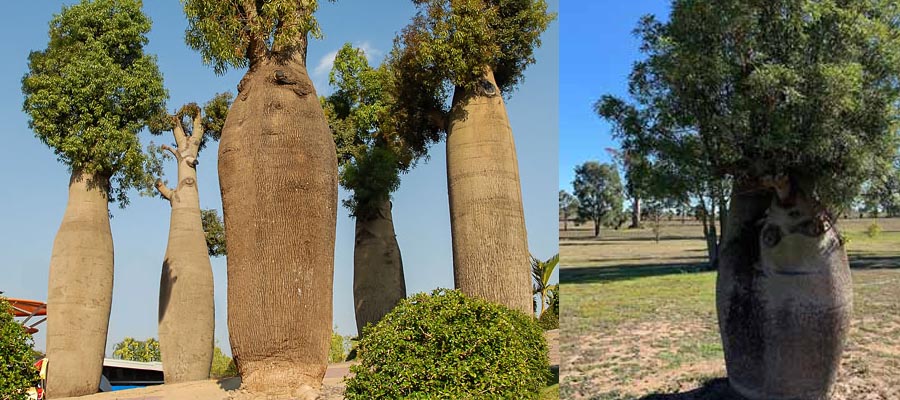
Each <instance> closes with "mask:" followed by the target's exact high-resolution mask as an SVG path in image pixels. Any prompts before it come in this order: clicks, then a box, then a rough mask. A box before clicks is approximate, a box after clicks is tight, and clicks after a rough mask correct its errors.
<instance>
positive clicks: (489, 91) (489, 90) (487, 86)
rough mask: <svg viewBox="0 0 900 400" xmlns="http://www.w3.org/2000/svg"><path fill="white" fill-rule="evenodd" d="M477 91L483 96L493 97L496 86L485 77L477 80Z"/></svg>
mask: <svg viewBox="0 0 900 400" xmlns="http://www.w3.org/2000/svg"><path fill="white" fill-rule="evenodd" d="M478 92H479V93H480V94H481V95H483V96H485V97H494V96H496V95H497V86H495V85H494V84H493V83H491V81H489V80H487V79H482V80H481V81H479V82H478Z"/></svg>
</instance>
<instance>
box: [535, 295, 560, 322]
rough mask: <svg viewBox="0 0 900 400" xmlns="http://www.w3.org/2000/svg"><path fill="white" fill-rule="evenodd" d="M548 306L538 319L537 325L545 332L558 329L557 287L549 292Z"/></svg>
mask: <svg viewBox="0 0 900 400" xmlns="http://www.w3.org/2000/svg"><path fill="white" fill-rule="evenodd" d="M549 300H550V305H549V306H548V307H547V309H546V310H545V311H544V312H543V313H541V316H540V318H538V325H540V327H541V329H543V330H545V331H549V330H553V329H559V285H553V286H552V290H551V291H550V299H549Z"/></svg>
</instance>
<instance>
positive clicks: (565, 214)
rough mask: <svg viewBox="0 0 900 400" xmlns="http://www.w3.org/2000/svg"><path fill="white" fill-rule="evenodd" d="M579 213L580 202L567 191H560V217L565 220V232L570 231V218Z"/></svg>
mask: <svg viewBox="0 0 900 400" xmlns="http://www.w3.org/2000/svg"><path fill="white" fill-rule="evenodd" d="M577 212H578V200H576V199H575V196H572V195H571V194H569V192H567V191H565V190H560V191H559V217H560V218H562V220H563V230H564V231H567V230H569V218H570V217H571V216H573V215H575V214H576V213H577Z"/></svg>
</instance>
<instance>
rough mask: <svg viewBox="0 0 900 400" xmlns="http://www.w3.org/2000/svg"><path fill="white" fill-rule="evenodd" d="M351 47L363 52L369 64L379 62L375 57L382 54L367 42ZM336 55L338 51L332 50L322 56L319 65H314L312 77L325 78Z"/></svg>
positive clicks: (332, 65)
mask: <svg viewBox="0 0 900 400" xmlns="http://www.w3.org/2000/svg"><path fill="white" fill-rule="evenodd" d="M353 46H354V47H356V48H358V49H361V50H362V51H363V53H364V54H365V55H366V59H367V60H369V64H372V63H374V62H377V61H380V60H377V59H376V57H379V56H381V55H382V54H384V53H383V52H382V51H381V50H378V49H376V48H375V47H373V46H372V44H371V43H369V42H368V41H364V42H357V43H354V44H353ZM337 53H338V50H334V51H330V52H328V53H326V54H325V55H324V56H322V58H320V59H319V63H318V64H316V67H315V68H313V75H315V76H316V77H318V78H322V77H327V76H328V73H329V72H331V68H332V67H334V57H336V56H337Z"/></svg>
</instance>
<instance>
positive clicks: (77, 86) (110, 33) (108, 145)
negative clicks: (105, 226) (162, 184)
mask: <svg viewBox="0 0 900 400" xmlns="http://www.w3.org/2000/svg"><path fill="white" fill-rule="evenodd" d="M149 31H150V19H149V18H147V17H146V16H145V15H144V14H143V13H142V12H141V2H140V1H139V0H84V1H82V2H81V3H79V4H75V5H72V6H66V7H63V9H62V11H61V12H60V13H59V14H56V15H55V16H54V17H53V19H52V21H51V22H50V30H49V37H50V39H49V42H48V44H47V48H46V49H44V50H41V51H33V52H31V54H30V55H29V56H28V72H27V73H26V75H25V77H24V78H23V79H22V92H23V93H24V94H25V102H24V105H23V109H24V111H25V112H26V113H27V114H28V115H29V117H30V119H29V127H30V128H31V129H32V130H33V131H34V133H35V135H36V136H37V137H38V138H39V139H40V140H41V141H42V142H43V143H44V144H46V145H47V146H49V147H50V148H52V149H53V150H54V152H55V153H56V155H57V157H58V158H59V160H60V161H61V162H63V163H65V164H66V165H68V167H69V168H70V170H71V171H79V172H85V173H91V174H96V175H99V176H102V177H104V178H108V179H110V180H111V181H112V187H111V196H110V199H111V200H114V201H117V202H118V203H119V204H120V206H122V207H124V206H125V205H126V204H127V203H128V197H127V196H126V191H127V190H128V189H129V188H132V187H135V188H140V187H141V186H142V185H143V183H144V180H145V179H146V176H145V174H144V168H143V167H144V163H145V162H146V157H145V155H144V154H143V153H142V152H141V144H140V141H139V140H138V136H137V134H138V132H139V131H140V130H141V129H143V127H144V126H145V124H146V123H147V120H148V119H150V117H151V116H152V115H154V114H155V113H157V112H158V111H159V110H160V109H161V108H162V107H163V104H164V101H165V99H166V97H167V96H168V93H167V92H166V90H165V88H164V87H163V82H162V75H161V74H160V72H159V69H158V68H157V65H156V57H154V56H152V55H149V54H146V53H144V46H145V45H146V44H147V37H146V35H147V33H148V32H149Z"/></svg>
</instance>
